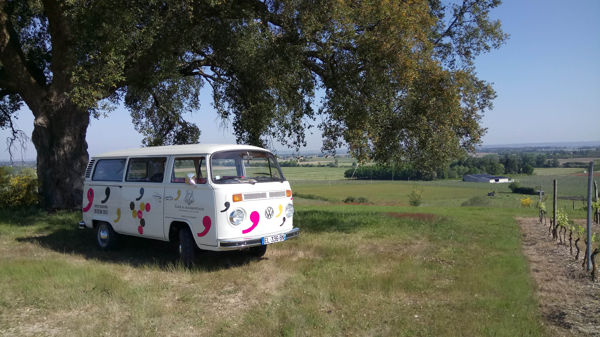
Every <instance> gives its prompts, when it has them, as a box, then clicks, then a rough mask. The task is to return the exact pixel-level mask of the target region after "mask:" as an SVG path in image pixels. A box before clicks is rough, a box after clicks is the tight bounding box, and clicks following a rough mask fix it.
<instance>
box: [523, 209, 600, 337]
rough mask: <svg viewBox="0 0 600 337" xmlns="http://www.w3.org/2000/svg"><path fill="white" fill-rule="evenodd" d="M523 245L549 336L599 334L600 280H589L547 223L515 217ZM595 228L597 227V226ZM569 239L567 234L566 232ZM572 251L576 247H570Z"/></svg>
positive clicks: (580, 259) (579, 262)
mask: <svg viewBox="0 0 600 337" xmlns="http://www.w3.org/2000/svg"><path fill="white" fill-rule="evenodd" d="M517 223H518V224H519V226H520V227H521V235H522V238H521V239H522V240H521V243H522V249H523V253H524V254H525V256H526V257H527V259H528V260H529V269H530V271H531V275H532V277H533V279H534V281H535V284H536V292H537V297H538V301H539V303H540V312H541V313H542V315H543V318H544V320H545V322H544V324H546V325H547V326H548V327H549V331H550V333H551V335H552V336H598V337H600V282H598V281H596V282H595V283H592V281H591V277H590V273H588V272H584V270H583V268H582V267H581V263H582V256H583V254H584V252H583V249H585V248H583V244H582V243H580V244H579V247H580V248H582V252H581V253H580V257H579V260H578V261H575V257H574V255H571V254H570V252H569V243H568V242H567V243H566V245H561V244H559V243H558V242H557V241H554V240H553V239H552V237H551V236H549V235H548V227H547V226H545V225H542V224H539V223H538V222H537V219H535V218H517ZM597 229H598V228H596V230H597ZM567 240H568V235H567ZM573 254H575V248H574V247H573Z"/></svg>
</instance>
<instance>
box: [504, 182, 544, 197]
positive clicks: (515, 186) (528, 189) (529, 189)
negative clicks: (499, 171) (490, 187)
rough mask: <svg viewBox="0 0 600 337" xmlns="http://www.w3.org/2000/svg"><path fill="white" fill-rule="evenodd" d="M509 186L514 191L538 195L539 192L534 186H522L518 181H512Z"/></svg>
mask: <svg viewBox="0 0 600 337" xmlns="http://www.w3.org/2000/svg"><path fill="white" fill-rule="evenodd" d="M508 188H510V190H511V191H512V192H513V193H518V194H527V195H536V194H537V192H536V191H535V189H534V188H533V187H524V186H521V185H519V183H518V182H516V181H515V182H512V183H510V185H508Z"/></svg>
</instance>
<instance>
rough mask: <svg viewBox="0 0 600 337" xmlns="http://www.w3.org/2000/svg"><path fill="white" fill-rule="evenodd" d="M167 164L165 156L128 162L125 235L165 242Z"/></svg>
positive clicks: (124, 189) (134, 159)
mask: <svg viewBox="0 0 600 337" xmlns="http://www.w3.org/2000/svg"><path fill="white" fill-rule="evenodd" d="M166 162H167V158H166V157H144V158H130V159H129V163H128V165H127V174H126V176H125V183H124V184H123V199H122V203H121V204H122V205H123V208H124V209H125V210H126V211H125V212H126V213H127V214H126V215H125V218H127V221H126V222H124V226H123V227H124V228H123V232H124V233H126V234H131V235H136V236H143V237H150V238H155V239H163V240H164V239H165V236H164V231H163V212H164V204H163V198H164V185H163V180H164V176H165V166H166Z"/></svg>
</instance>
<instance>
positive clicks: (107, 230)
mask: <svg viewBox="0 0 600 337" xmlns="http://www.w3.org/2000/svg"><path fill="white" fill-rule="evenodd" d="M96 243H97V244H98V247H99V248H100V249H102V250H109V249H113V248H115V246H116V244H117V233H116V232H115V231H114V230H113V229H112V226H111V225H110V224H109V223H108V222H100V223H99V224H98V225H97V226H96Z"/></svg>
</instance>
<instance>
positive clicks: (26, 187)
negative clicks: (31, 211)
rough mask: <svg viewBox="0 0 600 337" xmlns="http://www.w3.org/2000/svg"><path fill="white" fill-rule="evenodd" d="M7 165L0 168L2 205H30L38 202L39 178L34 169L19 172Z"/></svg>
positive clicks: (12, 206) (0, 200)
mask: <svg viewBox="0 0 600 337" xmlns="http://www.w3.org/2000/svg"><path fill="white" fill-rule="evenodd" d="M13 172H14V171H12V170H9V169H7V168H5V167H1V168H0V184H1V185H0V207H7V208H9V207H10V208H14V207H28V206H33V205H36V204H37V203H38V196H37V178H36V176H35V174H34V173H33V170H22V171H21V172H20V173H19V174H13Z"/></svg>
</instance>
